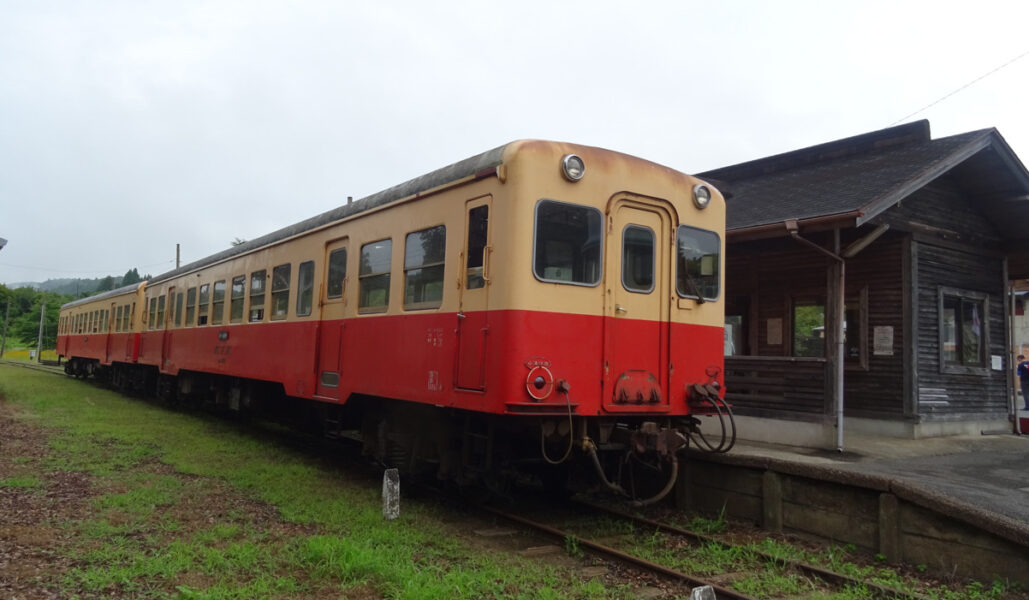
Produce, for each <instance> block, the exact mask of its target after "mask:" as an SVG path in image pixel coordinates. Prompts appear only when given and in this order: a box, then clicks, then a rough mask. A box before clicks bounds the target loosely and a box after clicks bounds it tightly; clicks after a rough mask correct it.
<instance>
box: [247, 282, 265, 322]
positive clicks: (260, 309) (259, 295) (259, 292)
mask: <svg viewBox="0 0 1029 600" xmlns="http://www.w3.org/2000/svg"><path fill="white" fill-rule="evenodd" d="M265 275H266V273H265V270H264V269H261V270H260V271H254V272H253V273H251V274H250V322H251V323H256V322H258V321H263V320H264V280H265Z"/></svg>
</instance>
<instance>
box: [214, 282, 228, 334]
mask: <svg viewBox="0 0 1029 600" xmlns="http://www.w3.org/2000/svg"><path fill="white" fill-rule="evenodd" d="M224 316H225V280H224V279H222V280H221V281H215V282H214V297H213V298H212V299H211V323H212V324H215V325H217V324H219V323H221V322H222V317H224Z"/></svg>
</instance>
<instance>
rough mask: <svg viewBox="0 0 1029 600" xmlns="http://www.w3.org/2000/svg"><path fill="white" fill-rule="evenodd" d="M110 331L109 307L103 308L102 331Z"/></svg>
mask: <svg viewBox="0 0 1029 600" xmlns="http://www.w3.org/2000/svg"><path fill="white" fill-rule="evenodd" d="M110 332H111V309H109V308H105V309H104V333H110Z"/></svg>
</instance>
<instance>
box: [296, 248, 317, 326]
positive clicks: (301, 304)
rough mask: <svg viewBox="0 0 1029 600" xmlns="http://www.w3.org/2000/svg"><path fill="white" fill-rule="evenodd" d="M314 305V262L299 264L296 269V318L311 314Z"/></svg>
mask: <svg viewBox="0 0 1029 600" xmlns="http://www.w3.org/2000/svg"><path fill="white" fill-rule="evenodd" d="M313 304H314V261H313V260H308V261H304V262H302V263H300V268H299V269H297V316H298V317H306V316H308V315H310V314H311V307H312V305H313Z"/></svg>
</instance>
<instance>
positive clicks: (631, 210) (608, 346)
mask: <svg viewBox="0 0 1029 600" xmlns="http://www.w3.org/2000/svg"><path fill="white" fill-rule="evenodd" d="M499 178H500V179H501V181H502V184H503V187H504V188H506V190H505V191H506V193H505V194H504V196H505V197H504V201H503V202H499V201H497V202H493V204H494V206H493V212H494V214H495V218H494V219H493V221H492V224H493V226H492V227H491V229H492V231H490V232H489V234H490V236H491V237H490V238H489V239H486V238H485V237H483V246H484V247H483V249H482V250H481V252H482V256H483V258H482V259H481V261H480V260H478V253H479V252H480V249H479V248H477V247H476V248H469V256H471V257H472V260H474V261H475V264H476V265H481V266H482V272H481V274H480V273H475V274H469V275H468V277H467V281H465V282H464V283H465V286H464V289H463V290H462V292H461V293H462V294H463V299H462V310H461V313H459V314H458V337H459V340H458V347H459V353H458V365H457V370H456V377H457V381H456V386H457V389H464V390H471V391H474V390H480V391H481V392H482V393H483V394H484V398H483V399H482V402H483V403H484V406H483V408H485V409H486V410H487V411H488V412H491V413H495V414H503V415H509V416H510V417H511V418H508V419H506V420H505V421H504V428H505V429H507V430H508V431H509V432H512V433H513V432H514V431H517V434H516V435H513V436H512V437H514V438H515V439H517V440H519V442H518V443H520V444H521V445H522V446H523V448H522V451H521V452H518V454H519V455H524V454H527V453H528V452H529V451H530V450H531V449H535V452H536V454H537V455H538V457H539V458H540V459H541V460H542V462H543V463H544V465H546V466H545V467H544V468H543V469H541V470H540V471H539V472H540V473H541V475H542V476H543V479H544V481H545V482H547V481H562V480H564V479H565V477H566V476H568V475H572V474H573V473H572V471H574V469H566V468H565V467H571V466H572V465H578V466H579V467H580V468H581V467H583V466H584V465H585V467H586V470H587V471H589V475H591V476H592V475H599V477H600V479H601V481H603V482H604V483H605V484H606V485H607V486H608V487H610V488H612V489H615V490H617V491H619V492H625V493H631V492H630V490H629V487H630V485H631V482H627V473H630V472H632V470H633V468H634V466H635V467H636V469H637V471H641V470H642V471H646V470H647V467H648V466H649V468H650V470H652V471H655V472H658V471H660V472H664V473H666V476H665V477H664V479H663V481H665V482H666V483H664V484H663V485H659V486H658V489H657V490H654V491H653V492H654V493H650V492H648V493H647V494H645V496H646V499H645V500H643V501H644V502H648V501H656V500H657V499H658V498H660V497H661V496H664V495H665V494H667V493H668V491H669V490H670V489H671V488H672V485H673V483H674V478H675V473H676V471H677V469H676V457H677V455H678V453H679V451H680V450H681V449H682V448H683V447H684V446H685V445H686V444H687V443H688V439H689V436H690V434H691V433H693V432H694V431H695V430H696V426H697V424H698V421H697V420H696V419H695V415H696V414H697V413H703V414H711V413H720V412H722V411H723V410H725V411H727V410H728V407H727V406H726V405H725V404H724V402H722V401H721V399H720V395H721V390H722V385H723V383H724V381H723V378H722V369H723V349H724V342H723V323H724V306H723V298H722V291H723V271H724V256H723V251H722V249H723V233H724V227H725V202H724V199H723V197H722V196H721V194H720V193H719V192H718V190H716V189H715V188H714V187H713V186H711V185H710V184H708V183H706V182H703V181H700V180H698V179H696V178H693V177H690V176H688V175H685V174H682V173H679V172H677V171H675V170H672V169H670V168H667V167H663V166H660V165H657V164H654V163H651V162H648V161H645V160H642V159H639V158H635V157H632V156H628V155H625V154H619V153H615V152H611V151H607V150H602V149H598V148H590V147H584V146H577V145H568V144H557V143H548V142H516V143H514V144H511V145H509V146H508V147H507V148H506V149H505V156H504V164H503V165H502V167H501V168H500V169H499ZM472 212H474V209H472ZM469 214H472V213H471V212H470V213H469ZM483 280H485V281H487V282H489V285H483V283H482V282H483ZM716 422H717V420H716ZM723 433H724V431H723ZM724 439H725V438H723V440H724ZM710 447H711V446H709V448H710ZM719 447H720V449H727V445H726V444H725V443H724V441H723V443H721V444H719ZM716 449H717V448H716ZM635 495H637V496H640V494H639V491H638V490H637V493H636V494H635Z"/></svg>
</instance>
